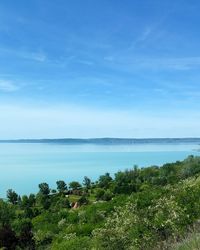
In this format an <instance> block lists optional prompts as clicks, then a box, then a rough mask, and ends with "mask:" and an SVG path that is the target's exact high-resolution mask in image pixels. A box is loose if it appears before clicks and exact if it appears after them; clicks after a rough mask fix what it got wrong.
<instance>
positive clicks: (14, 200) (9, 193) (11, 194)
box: [7, 189, 18, 204]
mask: <svg viewBox="0 0 200 250" xmlns="http://www.w3.org/2000/svg"><path fill="white" fill-rule="evenodd" d="M7 198H8V201H9V202H11V203H12V204H17V201H18V194H17V193H16V192H15V191H13V190H12V189H8V191H7Z"/></svg>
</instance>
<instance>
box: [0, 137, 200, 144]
mask: <svg viewBox="0 0 200 250" xmlns="http://www.w3.org/2000/svg"><path fill="white" fill-rule="evenodd" d="M0 143H59V144H100V145H101V144H103V145H105V144H108V145H112V144H140V143H145V144H146V143H152V144H155V143H158V144H160V143H164V144H166V143H200V138H141V139H138V138H89V139H79V138H59V139H18V140H0Z"/></svg>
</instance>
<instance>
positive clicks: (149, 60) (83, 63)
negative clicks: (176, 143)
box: [0, 0, 200, 138]
mask: <svg viewBox="0 0 200 250" xmlns="http://www.w3.org/2000/svg"><path fill="white" fill-rule="evenodd" d="M199 9H200V3H199V1H184V0H181V1H171V0H168V1H158V0H154V1H151V0H149V1H147V0H146V1H139V0H138V1H135V0H124V1H121V0H120V1H119V0H101V1H96V0H84V1H82V0H73V1H72V0H57V1H50V0H40V1H39V0H29V1H25V0H19V1H13V0H6V1H1V2H0V20H1V22H0V122H1V125H0V138H44V137H45V138H55V137H104V136H105V137H107V136H108V137H190V136H191V137H193V136H200V132H199V127H200V101H199V98H200V46H199V44H200V29H199V23H200V15H199Z"/></svg>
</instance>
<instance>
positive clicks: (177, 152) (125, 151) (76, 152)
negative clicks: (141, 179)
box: [0, 142, 200, 197]
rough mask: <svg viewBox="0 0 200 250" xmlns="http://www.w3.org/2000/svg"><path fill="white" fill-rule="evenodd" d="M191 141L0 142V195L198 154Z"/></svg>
mask: <svg viewBox="0 0 200 250" xmlns="http://www.w3.org/2000/svg"><path fill="white" fill-rule="evenodd" d="M199 149H200V146H199V145H198V143H197V142H195V143H160V144H159V143H156V144H154V143H147V144H145V143H136V144H130V145H95V144H80V145H79V144H76V145H69V144H57V143H1V144H0V173H1V174H0V197H5V196H6V190H8V189H9V188H12V189H14V190H15V191H16V192H17V193H18V194H20V195H22V194H29V193H31V192H37V191H38V184H39V183H41V182H47V183H48V184H49V185H50V187H51V188H55V187H56V184H55V183H56V181H57V180H65V181H66V182H70V181H72V180H78V181H80V182H82V180H83V177H84V176H88V177H89V178H91V179H92V180H93V181H94V180H97V178H98V177H99V175H101V174H104V173H106V172H109V173H111V174H112V175H114V173H116V172H117V171H118V170H125V169H127V168H129V169H130V168H132V167H133V166H134V165H135V164H136V165H138V166H139V167H146V166H150V165H162V164H164V163H167V162H174V161H177V160H183V159H184V158H186V157H187V156H188V155H191V154H193V155H200V152H198V151H197V150H199Z"/></svg>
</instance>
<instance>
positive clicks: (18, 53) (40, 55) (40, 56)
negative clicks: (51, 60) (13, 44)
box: [0, 47, 47, 62]
mask: <svg viewBox="0 0 200 250" xmlns="http://www.w3.org/2000/svg"><path fill="white" fill-rule="evenodd" d="M0 52H1V53H2V54H7V55H11V56H15V57H19V58H23V59H27V60H33V61H37V62H45V61H47V55H46V54H45V53H44V52H43V51H29V50H25V49H18V50H17V49H11V48H5V47H1V48H0Z"/></svg>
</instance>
